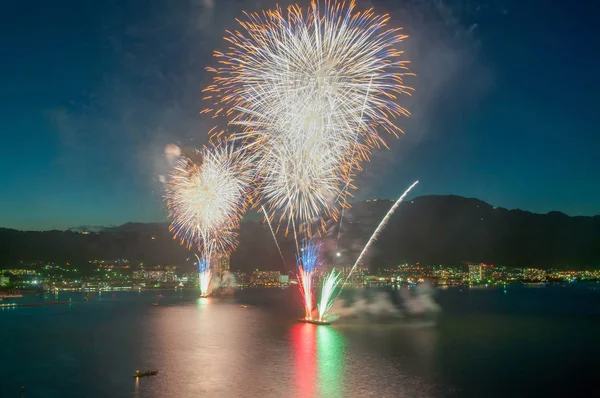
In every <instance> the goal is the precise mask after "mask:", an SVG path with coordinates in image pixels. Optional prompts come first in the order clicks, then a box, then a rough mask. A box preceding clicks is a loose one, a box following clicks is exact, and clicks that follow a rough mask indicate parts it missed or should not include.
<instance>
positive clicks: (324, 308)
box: [318, 269, 342, 321]
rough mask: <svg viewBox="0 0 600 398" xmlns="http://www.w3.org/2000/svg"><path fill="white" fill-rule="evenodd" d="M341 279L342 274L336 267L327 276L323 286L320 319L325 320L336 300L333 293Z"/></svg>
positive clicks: (319, 306)
mask: <svg viewBox="0 0 600 398" xmlns="http://www.w3.org/2000/svg"><path fill="white" fill-rule="evenodd" d="M341 281H342V275H341V274H340V273H339V272H337V271H336V270H334V269H332V270H331V272H330V273H329V275H327V277H325V280H324V281H323V288H322V289H321V300H320V301H319V305H318V308H319V321H325V316H326V315H327V312H328V311H329V309H330V308H331V306H332V305H333V302H334V300H333V299H334V297H333V293H334V292H335V289H336V287H337V286H338V285H339V284H340V282H341Z"/></svg>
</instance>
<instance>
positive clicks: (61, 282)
mask: <svg viewBox="0 0 600 398" xmlns="http://www.w3.org/2000/svg"><path fill="white" fill-rule="evenodd" d="M336 268H337V269H338V270H339V271H340V272H341V274H342V277H343V279H344V280H345V281H346V284H347V285H352V286H355V287H359V286H378V287H385V286H394V285H407V284H408V285H411V284H417V283H421V282H427V283H430V284H432V285H434V286H442V287H443V286H485V285H488V286H490V285H491V286H494V285H507V284H514V283H534V284H540V283H558V282H576V281H600V270H552V269H551V270H543V269H539V268H531V267H521V268H518V267H517V268H515V267H505V266H500V265H492V264H483V263H476V264H473V263H465V264H462V265H459V266H445V265H437V266H422V265H420V264H401V265H398V266H397V267H394V268H386V269H379V270H377V271H375V272H373V271H371V272H369V270H368V269H367V268H364V267H356V268H355V269H354V271H353V272H351V267H350V266H346V267H344V266H341V267H336ZM214 275H215V276H216V277H218V278H219V280H222V281H226V282H227V283H228V284H235V285H236V286H239V287H242V288H245V287H261V288H283V287H287V286H289V285H295V284H297V283H298V282H297V278H296V275H295V274H294V273H293V272H289V273H282V272H281V271H270V270H261V269H255V270H252V271H251V272H240V271H230V268H229V259H228V258H221V259H219V261H218V263H217V264H216V267H215V274H214ZM324 277H325V272H322V273H319V272H317V273H316V276H315V283H316V284H320V282H321V281H322V279H323V278H324ZM197 286H198V274H197V273H196V272H191V271H189V270H188V269H186V268H184V267H180V266H174V265H152V266H147V265H144V264H143V263H138V264H132V263H130V262H129V261H128V260H126V259H117V260H111V261H106V260H90V261H89V266H87V267H85V271H83V270H81V269H79V268H78V267H76V266H72V265H71V264H69V263H62V264H59V263H55V262H34V263H24V262H20V263H19V264H17V265H15V266H13V267H10V268H6V269H3V270H0V291H14V290H19V291H81V290H89V291H102V290H141V289H172V288H195V287H197ZM0 295H1V294H0Z"/></svg>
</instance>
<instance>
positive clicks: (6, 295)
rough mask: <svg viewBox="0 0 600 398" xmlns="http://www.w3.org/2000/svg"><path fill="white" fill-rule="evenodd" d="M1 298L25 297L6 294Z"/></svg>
mask: <svg viewBox="0 0 600 398" xmlns="http://www.w3.org/2000/svg"><path fill="white" fill-rule="evenodd" d="M0 297H2V298H21V297H23V295H22V294H5V295H3V296H0Z"/></svg>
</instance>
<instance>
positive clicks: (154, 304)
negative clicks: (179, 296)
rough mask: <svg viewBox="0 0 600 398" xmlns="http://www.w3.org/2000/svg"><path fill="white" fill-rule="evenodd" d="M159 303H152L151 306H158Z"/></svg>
mask: <svg viewBox="0 0 600 398" xmlns="http://www.w3.org/2000/svg"><path fill="white" fill-rule="evenodd" d="M159 305H160V304H158V303H152V306H153V307H158V306H159Z"/></svg>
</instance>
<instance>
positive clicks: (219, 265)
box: [212, 254, 230, 278]
mask: <svg viewBox="0 0 600 398" xmlns="http://www.w3.org/2000/svg"><path fill="white" fill-rule="evenodd" d="M229 259H230V256H229V255H228V254H217V255H215V257H214V258H213V260H212V264H213V272H214V274H215V275H217V276H218V277H219V278H223V275H224V274H225V273H226V272H229V269H230V264H229Z"/></svg>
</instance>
